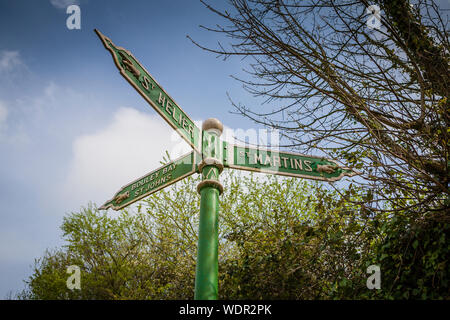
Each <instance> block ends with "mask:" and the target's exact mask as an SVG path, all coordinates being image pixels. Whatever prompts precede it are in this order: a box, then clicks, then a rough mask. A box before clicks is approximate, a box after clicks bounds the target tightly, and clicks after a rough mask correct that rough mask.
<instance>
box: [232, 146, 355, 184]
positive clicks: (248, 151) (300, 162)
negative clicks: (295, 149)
mask: <svg viewBox="0 0 450 320" xmlns="http://www.w3.org/2000/svg"><path fill="white" fill-rule="evenodd" d="M223 164H224V167H226V168H233V169H240V170H246V171H254V172H263V173H270V174H277V175H283V176H288V177H298V178H305V179H313V180H323V181H336V180H340V179H341V178H343V177H344V176H348V177H352V176H354V175H357V174H359V172H358V171H356V170H354V169H350V168H347V167H342V166H340V165H339V164H338V163H337V162H336V161H334V160H330V159H326V158H323V157H316V156H307V155H302V154H296V153H290V152H280V151H276V150H266V149H257V148H252V147H241V146H236V145H232V144H229V143H227V142H224V143H223Z"/></svg>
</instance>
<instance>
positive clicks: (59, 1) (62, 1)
mask: <svg viewBox="0 0 450 320" xmlns="http://www.w3.org/2000/svg"><path fill="white" fill-rule="evenodd" d="M50 3H51V4H52V5H53V6H54V7H55V8H58V9H65V8H67V7H68V6H70V5H71V4H76V5H79V3H80V2H79V1H78V0H50Z"/></svg>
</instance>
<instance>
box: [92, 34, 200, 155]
mask: <svg viewBox="0 0 450 320" xmlns="http://www.w3.org/2000/svg"><path fill="white" fill-rule="evenodd" d="M95 32H96V33H97V35H98V36H99V38H100V40H101V41H102V43H103V45H104V46H105V48H106V49H107V50H108V51H109V52H110V53H111V55H112V57H113V60H114V63H115V64H116V66H117V68H118V69H119V71H120V74H121V75H122V76H123V77H124V78H125V79H126V80H127V81H128V82H129V83H130V84H131V85H132V86H133V87H134V88H135V89H136V91H137V92H138V93H139V94H140V95H141V96H142V97H143V98H144V99H145V100H146V101H147V102H148V103H149V104H150V105H151V106H152V107H153V108H154V109H155V110H156V111H157V112H158V113H159V114H160V115H161V116H162V117H163V119H164V120H166V122H167V123H168V124H169V125H170V126H171V127H172V128H173V129H175V130H176V131H177V132H178V134H179V135H180V136H181V137H182V138H183V139H184V140H186V142H187V143H189V145H190V146H191V147H192V148H194V149H195V150H197V151H198V152H201V130H200V129H199V128H198V127H197V126H196V125H195V123H194V122H193V121H192V120H191V119H190V118H189V116H188V115H187V114H186V113H185V112H184V111H183V109H181V108H180V107H179V106H178V104H177V103H176V102H175V101H174V100H173V98H172V97H171V96H169V94H168V93H167V92H166V91H165V90H164V89H163V88H162V87H161V85H160V84H159V83H158V82H156V80H155V79H154V78H153V77H152V76H151V75H150V73H149V72H148V71H147V70H146V69H145V68H144V67H143V66H142V65H141V64H140V63H139V61H138V60H137V59H136V58H135V57H134V56H133V54H132V53H131V52H130V51H128V50H126V49H124V48H122V47H118V46H116V45H114V43H113V42H112V41H111V39H109V38H108V37H107V36H105V35H103V34H102V33H101V32H100V31H98V30H97V29H95Z"/></svg>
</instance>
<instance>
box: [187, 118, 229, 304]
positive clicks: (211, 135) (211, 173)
mask: <svg viewBox="0 0 450 320" xmlns="http://www.w3.org/2000/svg"><path fill="white" fill-rule="evenodd" d="M202 129H203V137H202V149H203V159H202V162H201V163H200V165H199V171H200V173H201V175H202V182H200V183H199V184H198V186H197V192H198V193H199V194H200V221H199V233H198V252H197V266H196V274H195V294H194V299H195V300H217V298H218V273H219V262H218V237H219V230H218V227H219V195H220V194H222V192H223V187H222V185H221V184H220V182H219V175H220V173H221V172H222V170H223V164H222V162H221V159H222V157H221V150H222V149H221V145H220V143H221V142H220V139H219V136H220V135H221V134H222V131H223V125H222V123H221V122H220V121H219V120H217V119H208V120H206V121H205V122H203V126H202Z"/></svg>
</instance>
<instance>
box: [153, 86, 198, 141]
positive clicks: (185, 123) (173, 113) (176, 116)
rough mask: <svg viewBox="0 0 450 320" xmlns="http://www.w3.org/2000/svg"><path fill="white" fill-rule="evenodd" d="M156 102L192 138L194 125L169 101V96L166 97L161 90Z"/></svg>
mask: <svg viewBox="0 0 450 320" xmlns="http://www.w3.org/2000/svg"><path fill="white" fill-rule="evenodd" d="M158 103H159V104H160V105H161V107H162V108H163V109H165V110H166V112H167V113H168V114H169V115H170V117H171V118H172V119H173V120H175V122H176V123H177V124H178V125H179V126H180V128H183V129H184V130H186V131H187V132H188V133H189V135H190V136H191V138H194V125H193V124H191V123H190V121H189V120H188V119H187V118H186V117H185V116H184V114H183V112H182V111H181V110H180V109H179V108H177V107H176V105H175V104H173V103H172V102H170V100H169V98H167V97H166V96H165V95H164V93H162V92H160V93H159V97H158Z"/></svg>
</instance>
